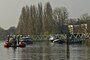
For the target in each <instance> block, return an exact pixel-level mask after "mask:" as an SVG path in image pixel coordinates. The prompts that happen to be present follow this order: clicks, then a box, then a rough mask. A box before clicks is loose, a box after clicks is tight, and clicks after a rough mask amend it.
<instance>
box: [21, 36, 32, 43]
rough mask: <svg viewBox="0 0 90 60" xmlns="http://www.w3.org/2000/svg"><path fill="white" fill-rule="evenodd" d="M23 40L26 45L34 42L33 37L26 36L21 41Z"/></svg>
mask: <svg viewBox="0 0 90 60" xmlns="http://www.w3.org/2000/svg"><path fill="white" fill-rule="evenodd" d="M21 41H23V42H24V43H25V44H26V45H29V44H33V40H32V38H31V37H28V36H25V37H22V38H21V40H20V42H21Z"/></svg>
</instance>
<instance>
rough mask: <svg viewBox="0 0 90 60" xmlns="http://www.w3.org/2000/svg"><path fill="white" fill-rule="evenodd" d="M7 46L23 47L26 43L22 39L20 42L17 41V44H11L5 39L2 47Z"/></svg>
mask: <svg viewBox="0 0 90 60" xmlns="http://www.w3.org/2000/svg"><path fill="white" fill-rule="evenodd" d="M9 47H20V48H24V47H26V44H25V43H23V41H21V42H19V44H16V45H13V44H10V43H9V42H8V41H6V42H5V43H4V48H9Z"/></svg>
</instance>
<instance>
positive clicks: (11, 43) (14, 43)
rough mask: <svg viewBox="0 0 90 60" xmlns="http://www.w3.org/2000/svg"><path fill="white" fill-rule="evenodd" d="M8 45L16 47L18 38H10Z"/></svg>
mask: <svg viewBox="0 0 90 60" xmlns="http://www.w3.org/2000/svg"><path fill="white" fill-rule="evenodd" d="M7 42H8V44H9V45H13V46H16V44H17V41H16V36H14V37H13V36H8V41H7Z"/></svg>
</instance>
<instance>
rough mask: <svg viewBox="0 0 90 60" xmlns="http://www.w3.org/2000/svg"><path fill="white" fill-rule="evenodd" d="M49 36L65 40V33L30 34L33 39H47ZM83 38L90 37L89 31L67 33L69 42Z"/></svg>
mask: <svg viewBox="0 0 90 60" xmlns="http://www.w3.org/2000/svg"><path fill="white" fill-rule="evenodd" d="M50 36H54V37H58V38H59V39H60V40H67V34H52V35H30V37H31V38H33V39H34V40H37V41H38V40H48V39H49V38H50ZM85 39H90V33H86V34H84V33H74V34H69V41H70V42H78V41H83V40H85Z"/></svg>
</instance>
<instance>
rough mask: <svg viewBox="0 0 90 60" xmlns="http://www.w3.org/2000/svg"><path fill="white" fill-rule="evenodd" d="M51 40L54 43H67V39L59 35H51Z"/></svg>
mask: <svg viewBox="0 0 90 60" xmlns="http://www.w3.org/2000/svg"><path fill="white" fill-rule="evenodd" d="M49 41H50V42H52V43H59V44H63V43H65V41H64V40H63V39H60V38H59V37H57V36H50V37H49Z"/></svg>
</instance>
